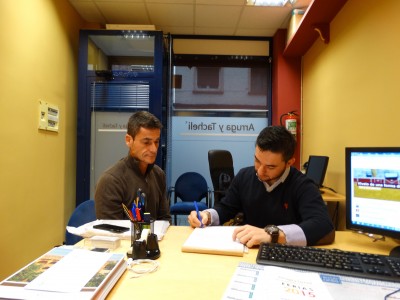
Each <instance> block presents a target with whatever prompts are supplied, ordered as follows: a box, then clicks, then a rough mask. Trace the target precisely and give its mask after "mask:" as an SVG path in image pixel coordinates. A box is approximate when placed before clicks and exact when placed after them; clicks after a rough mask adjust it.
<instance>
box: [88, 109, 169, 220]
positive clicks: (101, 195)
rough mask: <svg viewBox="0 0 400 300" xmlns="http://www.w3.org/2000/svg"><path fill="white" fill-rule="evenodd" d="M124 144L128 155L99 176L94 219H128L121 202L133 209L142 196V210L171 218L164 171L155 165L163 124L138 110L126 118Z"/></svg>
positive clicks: (159, 216)
mask: <svg viewBox="0 0 400 300" xmlns="http://www.w3.org/2000/svg"><path fill="white" fill-rule="evenodd" d="M127 127H128V128H127V134H126V136H125V143H126V145H127V146H128V148H129V154H128V156H126V157H125V158H123V159H121V160H120V161H118V162H117V163H116V164H115V165H114V166H112V167H111V168H109V169H108V170H106V171H105V172H104V173H103V174H102V176H101V177H100V179H99V181H98V183H97V186H96V191H95V195H94V200H95V207H96V217H97V219H127V217H126V215H125V214H124V210H123V207H122V203H123V204H125V205H126V206H127V207H128V208H129V209H131V208H132V206H133V203H134V200H135V199H136V198H137V196H138V194H141V195H142V196H143V195H144V197H143V198H144V208H142V209H144V211H145V212H149V213H150V215H151V217H152V218H154V219H156V220H168V221H171V215H170V212H169V205H168V200H167V189H166V180H165V173H164V171H163V170H162V169H161V168H160V167H158V166H157V165H155V164H154V162H155V160H156V157H157V151H158V147H159V144H160V133H161V128H162V124H161V122H160V121H159V120H158V119H157V118H156V117H155V116H154V115H152V114H151V113H149V112H146V111H139V112H136V113H134V114H133V115H132V116H131V117H130V118H129V121H128V125H127Z"/></svg>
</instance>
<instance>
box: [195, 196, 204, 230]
mask: <svg viewBox="0 0 400 300" xmlns="http://www.w3.org/2000/svg"><path fill="white" fill-rule="evenodd" d="M194 207H195V208H196V213H197V219H199V220H200V224H201V225H200V227H203V223H202V222H201V216H200V212H199V207H198V206H197V202H196V201H194Z"/></svg>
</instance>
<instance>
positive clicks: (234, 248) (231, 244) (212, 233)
mask: <svg viewBox="0 0 400 300" xmlns="http://www.w3.org/2000/svg"><path fill="white" fill-rule="evenodd" d="M235 228H236V227H235V226H209V227H205V228H195V229H194V230H193V232H192V233H191V234H190V236H189V237H188V239H187V240H186V241H185V243H184V244H183V246H182V251H183V252H195V253H207V254H222V255H234V256H243V252H244V251H245V246H244V245H243V244H241V243H239V242H237V241H234V240H233V239H232V236H233V231H234V230H235Z"/></svg>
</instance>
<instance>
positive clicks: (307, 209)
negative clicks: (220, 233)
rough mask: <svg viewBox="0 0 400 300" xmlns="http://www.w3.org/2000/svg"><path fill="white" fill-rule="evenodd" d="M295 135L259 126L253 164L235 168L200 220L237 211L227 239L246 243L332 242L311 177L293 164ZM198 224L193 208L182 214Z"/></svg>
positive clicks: (215, 220) (216, 221)
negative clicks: (240, 222)
mask: <svg viewBox="0 0 400 300" xmlns="http://www.w3.org/2000/svg"><path fill="white" fill-rule="evenodd" d="M295 148H296V141H295V139H294V137H293V136H292V134H291V133H290V132H288V131H287V130H286V129H285V128H284V127H282V126H270V127H266V128H264V129H263V130H262V131H261V132H260V134H259V136H258V137H257V141H256V147H255V154H254V167H253V166H252V167H247V168H243V169H241V170H240V171H239V172H238V174H237V175H236V176H235V178H234V179H233V181H232V184H231V186H230V187H229V189H228V191H227V193H226V195H225V197H224V198H223V199H222V200H221V201H220V202H219V203H217V204H216V205H215V206H214V208H213V209H207V210H204V211H202V212H200V216H201V223H203V225H206V226H207V225H222V224H224V223H225V222H227V221H228V220H230V219H233V218H235V216H236V215H237V214H238V213H242V214H243V223H244V224H246V225H244V226H240V227H238V228H237V229H235V231H234V236H233V239H237V240H239V241H240V242H241V243H243V244H245V245H246V246H248V247H252V246H254V245H258V244H260V243H261V242H266V243H269V242H273V243H286V244H290V245H299V246H305V245H309V246H310V245H316V244H327V243H332V242H333V240H334V238H335V231H334V226H333V224H332V221H331V219H330V217H329V214H328V210H327V207H326V204H325V203H324V201H323V200H322V196H321V193H320V191H319V189H318V187H317V186H316V185H315V184H314V182H313V181H312V180H311V179H309V178H308V177H306V176H305V175H304V174H302V173H301V172H300V171H299V170H297V169H296V168H294V167H293V164H294V162H295V158H294V152H295ZM188 221H189V223H190V225H191V226H192V227H200V226H201V223H200V220H199V219H198V218H197V215H196V212H195V211H192V212H191V214H190V215H189V216H188Z"/></svg>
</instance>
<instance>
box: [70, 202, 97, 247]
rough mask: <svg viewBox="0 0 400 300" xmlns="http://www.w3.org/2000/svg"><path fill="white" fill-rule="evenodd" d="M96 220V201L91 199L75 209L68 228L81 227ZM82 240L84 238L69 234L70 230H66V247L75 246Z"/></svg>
mask: <svg viewBox="0 0 400 300" xmlns="http://www.w3.org/2000/svg"><path fill="white" fill-rule="evenodd" d="M95 220H96V212H95V209H94V200H92V199H90V200H86V201H84V202H82V203H81V204H79V205H78V206H77V207H76V208H75V210H74V212H73V213H72V215H71V217H70V218H69V221H68V224H67V226H72V227H79V226H81V225H83V224H86V223H89V222H92V221H95ZM80 240H82V237H80V236H78V235H74V234H72V233H69V232H68V230H66V232H65V245H75V244H76V243H77V242H79V241H80Z"/></svg>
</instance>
